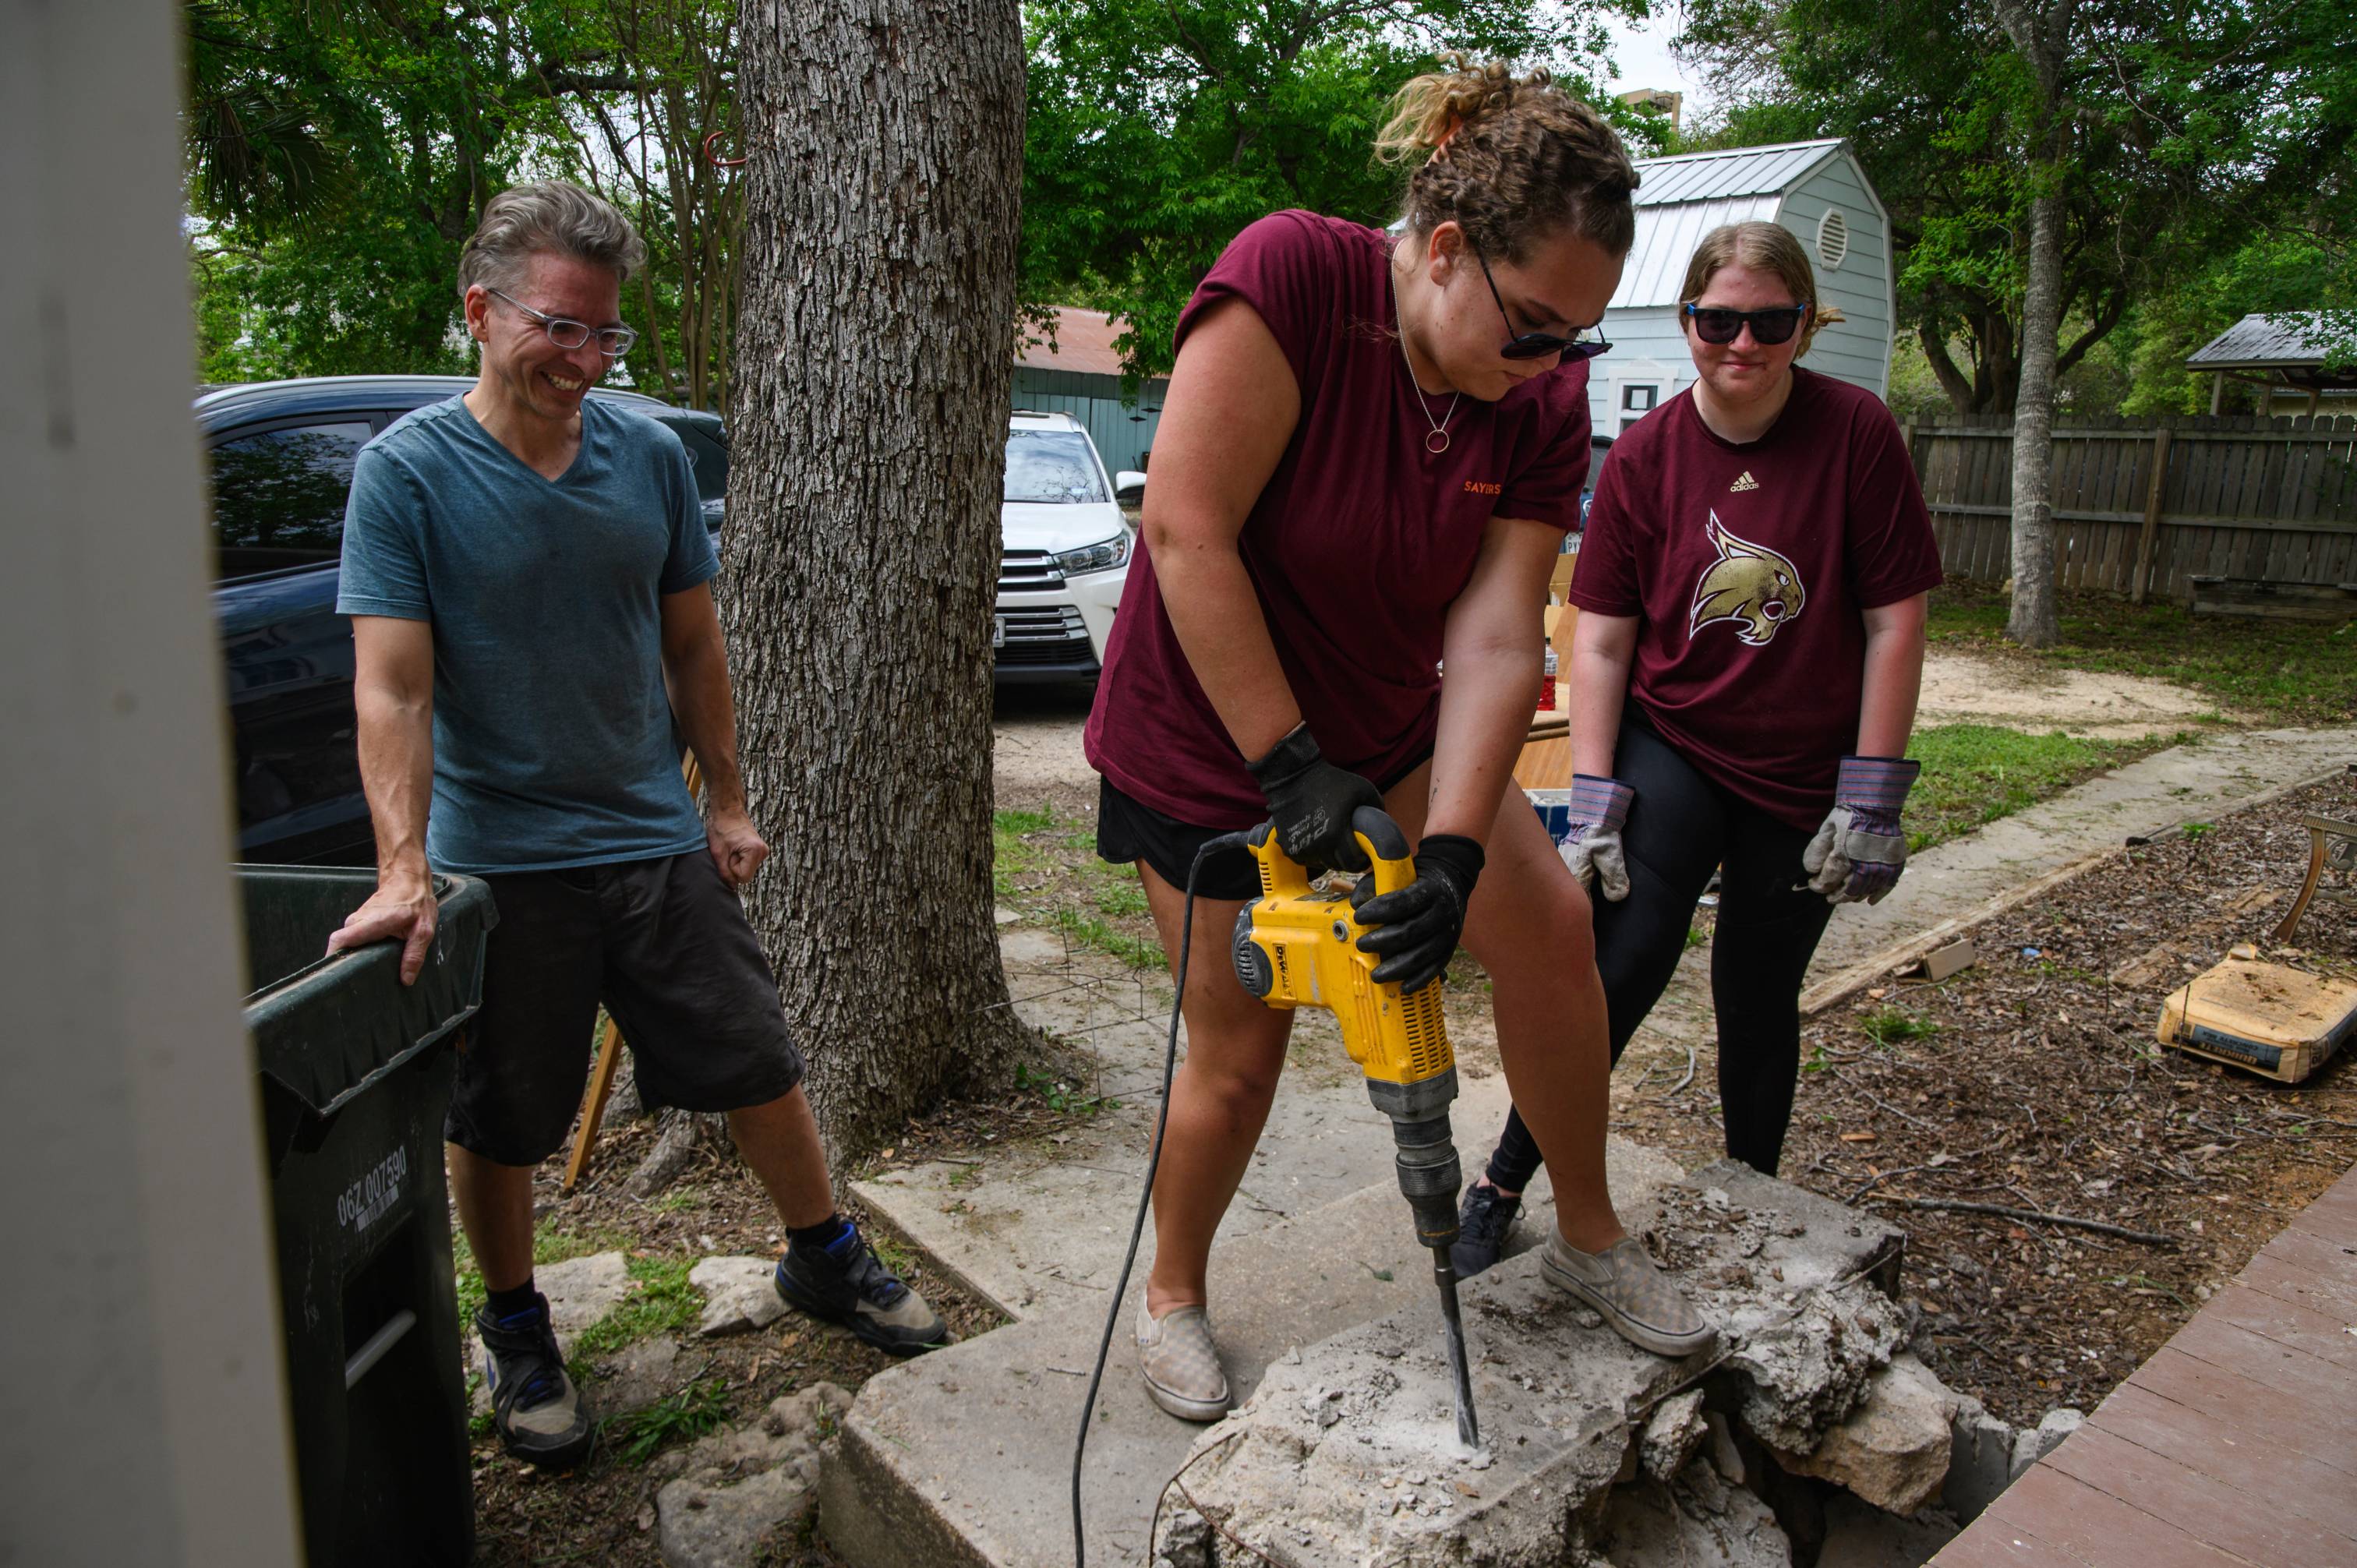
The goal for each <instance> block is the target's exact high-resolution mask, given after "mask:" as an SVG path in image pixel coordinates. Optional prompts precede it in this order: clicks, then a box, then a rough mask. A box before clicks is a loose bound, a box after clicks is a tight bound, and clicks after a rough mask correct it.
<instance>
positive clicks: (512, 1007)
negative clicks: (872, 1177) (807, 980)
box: [443, 850, 802, 1165]
mask: <svg viewBox="0 0 2357 1568" xmlns="http://www.w3.org/2000/svg"><path fill="white" fill-rule="evenodd" d="M483 880H484V881H485V882H487V883H489V884H490V889H491V898H492V901H493V902H494V903H496V904H497V905H498V906H499V911H500V923H499V924H498V925H497V926H495V927H493V928H492V929H491V934H490V938H489V939H488V941H489V945H488V947H487V948H486V950H485V953H484V961H483V1005H482V1008H481V1010H480V1011H479V1012H478V1013H476V1015H475V1016H474V1017H473V1018H472V1019H471V1020H469V1022H468V1026H467V1030H466V1036H465V1045H464V1047H463V1048H462V1049H461V1051H460V1054H459V1057H458V1071H457V1079H456V1080H455V1081H454V1082H453V1083H452V1085H451V1088H450V1112H449V1115H448V1116H447V1118H446V1120H445V1122H444V1127H443V1135H444V1136H445V1137H447V1138H448V1139H449V1141H450V1142H452V1143H454V1144H457V1145H458V1146H459V1147H461V1148H464V1149H468V1150H471V1151H473V1152H474V1153H476V1154H478V1155H481V1156H483V1158H485V1159H487V1160H491V1161H494V1162H495V1163H497V1164H500V1165H538V1164H540V1162H541V1161H543V1160H544V1159H546V1158H547V1157H548V1156H549V1155H552V1154H554V1153H555V1152H556V1151H557V1150H558V1149H559V1148H561V1147H563V1146H564V1144H565V1131H566V1129H568V1128H570V1127H571V1126H572V1125H573V1115H574V1112H576V1111H577V1110H578V1109H579V1108H580V1105H581V1095H582V1090H583V1089H584V1088H585V1087H586V1086H587V1083H588V1079H589V1067H590V1061H591V1058H593V1057H594V1056H595V1054H596V1051H597V1041H596V1040H595V1039H593V1038H592V1037H591V1030H592V1029H593V1028H594V1027H595V1026H596V1024H597V1005H598V1004H599V1003H601V1002H602V1003H604V1004H605V1006H606V1011H607V1012H608V1014H610V1015H612V1016H613V1019H614V1021H615V1023H617V1024H619V1025H620V1026H621V1030H622V1038H624V1039H625V1040H628V1041H629V1042H630V1059H631V1064H632V1069H633V1070H634V1072H635V1073H636V1075H637V1079H638V1086H639V1096H640V1100H641V1101H644V1102H645V1103H646V1104H647V1105H648V1106H649V1107H650V1108H652V1107H655V1106H659V1105H669V1106H677V1107H678V1108H680V1109H681V1110H683V1111H737V1110H742V1109H743V1108H745V1107H747V1106H749V1105H763V1104H767V1103H768V1102H769V1101H772V1100H775V1099H776V1098H777V1097H778V1096H780V1095H781V1094H783V1093H785V1092H786V1091H787V1090H791V1088H793V1087H794V1085H796V1084H798V1083H800V1082H801V1081H802V1053H801V1052H800V1051H798V1050H796V1049H795V1048H794V1043H793V1041H792V1039H791V1038H790V1037H789V1036H788V1035H787V1033H786V1015H785V1010H784V1008H783V1007H781V1006H780V1004H779V1002H778V984H777V979H776V977H775V976H774V975H773V974H772V973H771V972H770V965H769V961H768V960H767V959H765V958H764V957H762V954H761V944H760V941H759V939H758V938H756V937H755V936H754V934H753V928H752V927H751V926H750V925H749V924H748V923H747V922H746V919H745V911H744V908H743V907H742V906H741V905H740V904H738V902H737V894H736V892H735V890H734V889H732V888H731V887H730V886H728V885H727V884H726V882H724V881H722V880H721V877H720V869H719V867H717V866H716V865H713V864H712V856H711V855H710V854H708V853H706V852H705V851H703V850H696V851H694V852H693V853H691V854H675V855H669V856H664V857H662V858H658V859H654V860H629V861H619V862H617V863H615V864H613V865H585V866H579V867H576V868H574V869H571V870H565V871H529V872H515V873H509V874H505V875H496V874H495V875H489V876H486V877H484V878H483Z"/></svg>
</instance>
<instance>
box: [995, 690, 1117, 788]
mask: <svg viewBox="0 0 2357 1568" xmlns="http://www.w3.org/2000/svg"><path fill="white" fill-rule="evenodd" d="M1095 700H1096V688H1095V687H1094V686H1093V685H1091V684H1088V683H1086V682H1078V681H1075V682H1071V683H1069V684H1059V685H1052V686H1004V687H1001V688H999V690H998V691H997V693H996V697H995V700H994V702H993V703H992V705H991V720H990V736H991V744H992V747H993V750H992V753H991V771H992V773H993V775H994V776H995V778H996V782H997V787H998V805H999V807H1000V809H1001V810H1005V809H1007V808H1009V807H1033V806H1039V805H1042V804H1046V803H1048V802H1049V801H1051V800H1072V799H1073V798H1074V792H1075V791H1084V792H1085V795H1086V798H1087V799H1088V800H1091V801H1093V800H1095V799H1096V792H1097V773H1096V769H1095V768H1091V767H1090V766H1089V759H1088V757H1086V756H1085V755H1083V754H1082V750H1081V731H1082V729H1083V728H1084V727H1085V726H1086V725H1087V724H1088V722H1089V706H1090V704H1091V703H1093V702H1094V701H1095Z"/></svg>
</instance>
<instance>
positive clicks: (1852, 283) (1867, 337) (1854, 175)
mask: <svg viewBox="0 0 2357 1568" xmlns="http://www.w3.org/2000/svg"><path fill="white" fill-rule="evenodd" d="M1827 209H1836V210H1838V211H1839V212H1840V213H1841V215H1842V219H1843V220H1844V221H1845V222H1846V223H1847V224H1848V226H1849V253H1848V254H1847V255H1846V257H1845V258H1844V259H1843V261H1842V264H1841V265H1840V266H1838V267H1835V268H1833V269H1831V270H1828V269H1827V268H1826V267H1825V265H1824V262H1823V261H1822V260H1821V259H1820V258H1819V256H1818V253H1817V228H1818V224H1819V223H1820V222H1821V221H1822V220H1824V214H1825V212H1826V210H1827ZM1776 220H1777V221H1778V222H1780V223H1781V224H1783V225H1784V227H1785V228H1787V229H1790V230H1791V231H1792V232H1793V233H1794V234H1796V235H1798V236H1800V240H1801V243H1802V244H1803V246H1805V247H1806V248H1807V249H1808V252H1809V263H1810V265H1811V266H1813V267H1814V268H1815V269H1816V274H1817V292H1818V294H1819V295H1822V296H1823V297H1824V301H1825V302H1826V303H1827V304H1829V305H1836V306H1840V307H1841V311H1842V315H1843V316H1844V317H1846V319H1845V320H1843V321H1841V322H1838V323H1836V324H1835V325H1834V326H1832V327H1829V328H1825V329H1824V331H1822V332H1820V333H1818V334H1817V338H1816V341H1815V342H1814V343H1813V344H1812V345H1811V347H1810V349H1809V356H1808V358H1807V359H1806V360H1803V361H1802V362H1803V364H1805V365H1807V366H1808V367H1809V368H1810V369H1811V370H1813V371H1818V372H1820V373H1821V374H1824V375H1828V376H1835V377H1838V378H1839V379H1840V380H1842V381H1848V382H1850V383H1852V384H1853V385H1857V386H1862V387H1865V388H1867V390H1868V391H1870V392H1873V393H1874V394H1875V395H1876V396H1878V397H1881V396H1885V395H1887V394H1888V393H1889V390H1890V285H1891V277H1890V229H1889V223H1888V222H1887V221H1886V220H1884V218H1883V216H1882V211H1881V209H1880V208H1879V207H1878V206H1877V205H1876V204H1875V200H1874V198H1873V197H1872V196H1870V195H1869V194H1867V188H1866V183H1865V179H1864V177H1863V176H1862V175H1861V174H1860V173H1859V171H1858V168H1857V164H1856V163H1855V162H1853V161H1852V160H1851V159H1850V157H1849V156H1847V155H1846V154H1845V155H1843V156H1840V157H1836V158H1834V159H1831V160H1830V161H1828V162H1827V163H1825V164H1824V166H1822V167H1821V168H1819V169H1818V170H1817V171H1816V172H1815V173H1813V174H1812V175H1810V176H1809V177H1807V178H1805V179H1803V181H1802V182H1801V183H1800V184H1799V185H1798V186H1796V187H1794V188H1793V189H1792V191H1791V193H1790V194H1788V195H1787V196H1786V197H1785V199H1784V203H1783V207H1782V209H1781V211H1779V212H1778V213H1777V215H1776Z"/></svg>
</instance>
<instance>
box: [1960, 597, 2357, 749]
mask: <svg viewBox="0 0 2357 1568" xmlns="http://www.w3.org/2000/svg"><path fill="white" fill-rule="evenodd" d="M2008 609H2009V605H2008V601H2007V598H2006V596H2004V595H2003V594H2000V593H1998V592H1996V590H1995V589H1993V588H1990V587H1987V586H1986V585H1978V584H1956V583H1952V584H1950V585H1947V586H1946V587H1943V588H1941V589H1939V590H1937V591H1936V592H1934V593H1933V594H1932V617H1931V628H1930V630H1931V638H1932V641H1933V642H1944V643H1958V644H1964V645H1967V646H1970V647H1974V648H1978V649H1989V650H2001V651H2004V652H2007V653H2008V654H2010V655H2011V656H2012V657H2015V658H2018V659H2027V660H2038V661H2040V662H2043V663H2048V664H2052V665H2057V666H2060V667H2061V668H2062V669H2066V670H2095V671H2116V672H2124V673H2127V674H2133V675H2149V676H2152V677H2154V678H2155V679H2158V680H2162V681H2172V682H2176V683H2177V684H2179V685H2180V686H2188V687H2190V688H2192V689H2193V690H2195V691H2197V692H2201V693H2204V694H2205V695H2207V696H2209V697H2212V698H2213V699H2214V700H2215V701H2216V702H2217V703H2218V704H2219V705H2220V706H2221V707H2224V708H2233V709H2239V710H2241V711H2243V712H2244V713H2248V714H2257V715H2259V716H2261V717H2264V718H2265V719H2266V720H2268V721H2269V722H2271V723H2275V724H2285V725H2327V724H2346V723H2348V722H2349V721H2350V719H2351V717H2352V715H2357V629H2352V628H2357V621H2344V622H2342V623H2341V625H2340V626H2337V627H2335V626H2331V625H2329V624H2323V623H2319V622H2315V621H2274V620H2259V619H2244V618H2240V617H2233V616H2204V617H2202V618H2201V619H2199V620H2196V619H2195V618H2193V616H2192V615H2191V614H2190V613H2189V612H2188V611H2187V610H2186V609H2185V608H2184V607H2182V606H2179V605H2174V604H2147V605H2132V604H2130V603H2128V601H2127V600H2126V598H2124V597H2121V596H2118V595H2115V594H2101V593H2087V594H2064V595H2063V596H2061V619H2062V641H2061V645H2060V646H2059V647H2055V648H2051V649H2048V650H2044V651H2042V652H2036V653H2033V652H2030V651H2029V650H2023V649H2018V648H2015V647H2014V646H2013V645H2012V644H2011V643H2008V642H2006V641H2005V640H2004V636H2005V620H2006V616H2007V611H2008Z"/></svg>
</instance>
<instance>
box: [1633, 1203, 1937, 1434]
mask: <svg viewBox="0 0 2357 1568" xmlns="http://www.w3.org/2000/svg"><path fill="white" fill-rule="evenodd" d="M1654 1235H1655V1237H1656V1240H1657V1243H1658V1246H1659V1256H1660V1259H1661V1262H1662V1263H1663V1267H1665V1268H1670V1269H1674V1270H1681V1271H1684V1272H1685V1273H1686V1274H1687V1275H1688V1277H1690V1278H1691V1279H1692V1280H1693V1281H1694V1285H1695V1293H1696V1295H1697V1297H1698V1298H1699V1299H1702V1300H1704V1301H1706V1302H1708V1303H1710V1304H1711V1305H1710V1306H1708V1307H1706V1310H1708V1311H1710V1312H1711V1315H1712V1317H1713V1320H1714V1321H1715V1322H1717V1324H1718V1326H1719V1331H1720V1334H1721V1335H1722V1337H1723V1339H1724V1342H1725V1344H1726V1346H1727V1349H1726V1350H1725V1352H1724V1354H1725V1356H1726V1359H1727V1364H1728V1365H1729V1366H1731V1367H1732V1368H1733V1369H1735V1370H1736V1372H1737V1373H1738V1374H1739V1376H1740V1378H1741V1380H1742V1387H1743V1403H1742V1409H1741V1412H1740V1414H1741V1417H1742V1422H1743V1424H1744V1425H1745V1426H1746V1427H1748V1428H1749V1430H1750V1431H1751V1433H1752V1434H1754V1435H1755V1436H1757V1437H1758V1438H1759V1439H1760V1441H1761V1442H1763V1443H1765V1444H1768V1445H1769V1446H1770V1448H1773V1449H1776V1450H1778V1451H1779V1452H1782V1453H1801V1452H1805V1451H1806V1450H1808V1449H1809V1448H1811V1447H1813V1445H1814V1444H1815V1443H1816V1440H1817V1438H1818V1436H1819V1435H1820V1434H1822V1433H1824V1431H1825V1429H1826V1428H1828V1427H1830V1426H1832V1425H1833V1424H1834V1423H1836V1422H1838V1421H1840V1420H1841V1419H1842V1418H1843V1417H1844V1416H1846V1415H1847V1414H1848V1413H1849V1411H1850V1407H1851V1406H1852V1405H1853V1404H1854V1403H1856V1402H1857V1399H1858V1397H1859V1396H1860V1395H1861V1394H1862V1393H1863V1392H1864V1391H1865V1388H1866V1384H1867V1379H1868V1378H1870V1377H1871V1376H1872V1375H1873V1374H1874V1372H1875V1370H1876V1369H1878V1368H1879V1367H1881V1366H1882V1365H1883V1363H1885V1362H1886V1361H1888V1360H1889V1359H1890V1357H1891V1355H1892V1354H1893V1353H1894V1352H1895V1351H1897V1350H1898V1348H1900V1345H1901V1344H1903V1343H1904V1342H1905V1339H1906V1331H1905V1324H1904V1319H1903V1315H1902V1314H1901V1313H1900V1309H1899V1307H1898V1306H1897V1305H1896V1304H1895V1302H1894V1301H1893V1299H1892V1298H1893V1297H1894V1296H1895V1294H1897V1289H1898V1269H1899V1261H1900V1255H1901V1254H1902V1253H1903V1252H1904V1251H1905V1250H1906V1236H1905V1233H1904V1232H1902V1231H1901V1230H1899V1229H1898V1228H1897V1227H1896V1226H1893V1225H1890V1224H1889V1223H1887V1222H1885V1221H1884V1220H1881V1219H1877V1218H1875V1217H1874V1216H1872V1215H1869V1214H1864V1213H1861V1212H1859V1211H1857V1210H1856V1209H1851V1208H1844V1207H1842V1206H1841V1205H1840V1204H1838V1203H1835V1201H1833V1199H1831V1198H1829V1197H1820V1196H1818V1195H1817V1194H1815V1193H1813V1192H1806V1191H1803V1189H1801V1188H1799V1187H1792V1186H1789V1185H1787V1184H1786V1183H1783V1182H1780V1181H1778V1180H1776V1179H1775V1178H1774V1177H1772V1176H1762V1175H1760V1173H1759V1172H1758V1171H1755V1170H1753V1169H1752V1168H1751V1167H1750V1166H1749V1165H1742V1164H1740V1163H1738V1162H1737V1161H1733V1160H1720V1161H1718V1162H1717V1163H1716V1164H1713V1165H1705V1166H1704V1167H1703V1168H1702V1169H1700V1170H1698V1171H1695V1173H1694V1174H1693V1175H1692V1176H1688V1177H1687V1178H1686V1179H1685V1181H1684V1182H1682V1183H1680V1184H1678V1185H1677V1186H1674V1187H1668V1188H1665V1189H1664V1190H1663V1195H1662V1220H1661V1222H1660V1224H1659V1225H1658V1226H1657V1227H1656V1229H1655V1231H1654ZM1855 1283H1862V1284H1867V1285H1869V1286H1871V1287H1873V1288H1870V1289H1866V1290H1850V1289H1848V1288H1846V1287H1848V1286H1849V1285H1851V1284H1855Z"/></svg>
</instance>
